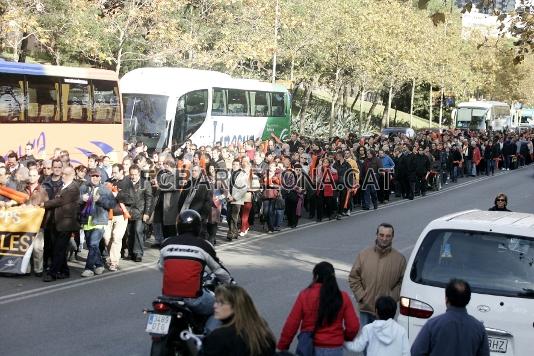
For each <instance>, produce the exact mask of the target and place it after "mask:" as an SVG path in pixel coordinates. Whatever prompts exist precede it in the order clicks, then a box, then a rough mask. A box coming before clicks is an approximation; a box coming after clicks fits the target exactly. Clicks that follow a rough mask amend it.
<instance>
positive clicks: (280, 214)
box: [273, 209, 284, 230]
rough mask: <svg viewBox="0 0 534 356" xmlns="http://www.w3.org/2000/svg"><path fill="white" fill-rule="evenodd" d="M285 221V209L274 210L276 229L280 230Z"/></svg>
mask: <svg viewBox="0 0 534 356" xmlns="http://www.w3.org/2000/svg"><path fill="white" fill-rule="evenodd" d="M282 221H284V209H274V224H273V226H274V229H275V230H279V229H280V225H282Z"/></svg>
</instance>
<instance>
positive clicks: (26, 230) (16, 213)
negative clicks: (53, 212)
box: [0, 206, 45, 272]
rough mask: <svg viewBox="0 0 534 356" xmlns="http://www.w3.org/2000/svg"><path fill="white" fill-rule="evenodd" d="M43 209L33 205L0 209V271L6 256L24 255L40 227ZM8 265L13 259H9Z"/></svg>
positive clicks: (2, 269)
mask: <svg viewBox="0 0 534 356" xmlns="http://www.w3.org/2000/svg"><path fill="white" fill-rule="evenodd" d="M44 213H45V210H44V209H43V208H39V207H33V206H18V207H13V208H9V209H0V272H5V267H6V266H4V264H5V263H6V260H5V259H3V258H2V256H4V257H8V256H13V257H15V256H18V257H22V256H25V255H26V254H27V253H28V252H31V251H29V249H30V246H31V244H32V242H33V239H34V237H35V235H36V234H37V233H38V232H39V229H40V228H41V222H42V220H43V217H44ZM8 262H9V267H11V265H13V262H14V261H13V260H9V261H8Z"/></svg>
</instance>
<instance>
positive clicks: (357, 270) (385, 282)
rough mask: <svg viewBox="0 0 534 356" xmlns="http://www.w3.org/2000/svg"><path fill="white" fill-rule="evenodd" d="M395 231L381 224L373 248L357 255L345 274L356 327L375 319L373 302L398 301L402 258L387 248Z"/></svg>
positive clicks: (387, 225)
mask: <svg viewBox="0 0 534 356" xmlns="http://www.w3.org/2000/svg"><path fill="white" fill-rule="evenodd" d="M394 234H395V231H394V229H393V226H391V225H390V224H386V223H382V224H380V225H378V228H377V229H376V241H375V244H374V246H371V247H368V248H366V249H365V250H363V251H361V252H360V253H359V254H358V256H357V257H356V262H354V265H353V266H352V270H351V271H350V274H349V285H350V288H351V289H352V292H353V293H354V296H355V297H356V300H357V301H358V309H359V311H360V325H361V327H363V326H365V325H366V324H370V323H372V322H373V321H374V320H375V319H376V315H375V308H374V306H375V301H376V299H377V298H378V297H380V296H390V297H392V298H393V299H395V301H397V302H398V301H399V297H400V288H401V283H402V278H403V276H404V270H405V269H406V258H405V257H404V256H403V255H402V254H401V253H399V252H398V251H397V250H395V249H393V248H392V247H391V244H392V241H393V236H394Z"/></svg>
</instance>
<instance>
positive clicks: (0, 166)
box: [0, 130, 534, 355]
mask: <svg viewBox="0 0 534 356" xmlns="http://www.w3.org/2000/svg"><path fill="white" fill-rule="evenodd" d="M533 139H534V135H532V132H530V131H525V132H521V133H513V132H509V133H505V134H502V133H489V134H487V133H478V132H469V131H458V130H451V131H444V132H442V133H439V132H434V131H432V132H431V131H427V132H422V133H419V134H418V135H417V136H416V137H414V138H408V137H406V136H388V137H383V136H380V135H375V136H371V137H362V138H358V139H357V138H356V136H355V135H352V134H349V135H347V137H345V138H339V137H336V138H334V139H332V140H330V141H328V142H324V141H320V140H312V139H308V138H303V137H299V136H298V135H297V134H296V133H293V134H291V137H290V139H289V140H288V141H287V142H283V141H282V140H280V139H279V138H278V137H276V136H275V135H273V136H272V139H270V140H267V141H260V140H258V141H246V142H244V143H243V144H237V145H230V146H228V147H222V146H221V145H220V144H218V143H216V144H215V145H213V146H200V147H197V146H196V145H195V144H193V143H192V142H190V141H187V142H185V144H184V146H183V147H182V148H180V149H178V150H177V151H175V152H171V151H170V150H165V151H163V152H148V150H147V147H146V146H145V145H144V144H143V143H137V144H128V145H126V146H125V150H124V153H125V155H124V157H123V159H122V161H121V162H119V163H113V164H112V163H111V162H110V158H109V157H106V156H104V157H98V156H96V155H90V156H89V157H88V158H87V162H86V163H87V164H86V165H84V164H78V165H73V164H71V162H70V157H69V152H67V151H65V150H61V149H56V150H55V152H54V155H53V157H51V158H50V159H49V160H38V159H36V158H35V156H34V152H33V147H32V145H31V144H28V145H26V147H25V155H23V156H21V157H18V155H17V154H16V153H14V152H10V153H8V154H7V156H6V158H5V159H4V158H0V184H1V185H5V186H8V187H10V188H13V189H16V190H18V191H20V192H25V193H26V194H27V195H28V196H29V200H28V201H27V202H26V204H29V205H34V206H41V207H44V209H45V210H46V213H45V218H44V219H43V221H42V229H41V230H40V232H39V234H37V236H36V237H35V239H34V247H33V256H32V264H31V265H32V269H33V272H34V274H35V275H36V276H39V277H41V276H42V277H43V280H44V281H46V282H50V281H53V280H56V279H63V278H68V277H69V276H70V270H69V266H68V263H67V262H68V260H69V259H72V258H76V256H77V253H79V252H80V251H81V249H83V248H84V247H85V248H86V249H87V250H88V255H87V258H86V262H85V269H84V270H83V272H82V274H81V275H82V277H91V276H94V275H99V274H102V273H104V271H105V270H106V269H107V270H108V271H110V272H114V271H117V270H118V269H119V268H120V262H121V260H122V259H131V260H132V261H135V262H142V259H143V254H144V249H145V241H146V240H147V237H150V236H154V244H153V247H158V248H162V256H163V257H164V255H165V254H164V253H163V252H164V251H166V250H165V249H166V248H167V247H168V245H169V244H171V243H172V241H174V240H172V238H176V236H177V233H178V232H180V231H179V230H177V224H176V222H177V218H178V217H179V216H180V214H183V213H184V212H185V211H190V210H192V211H195V212H196V213H198V215H199V216H200V219H201V228H200V229H199V231H198V234H199V235H200V237H202V238H203V239H204V240H207V241H209V242H211V244H209V243H207V242H206V244H207V245H205V246H204V245H203V246H204V247H205V250H209V251H211V248H212V247H211V246H212V245H214V244H216V241H217V240H216V239H215V236H216V233H217V230H218V227H219V224H220V223H221V222H222V221H223V217H224V216H225V217H226V221H227V223H228V232H227V235H226V238H227V239H228V240H230V241H232V240H234V239H238V238H240V237H244V236H247V233H248V231H249V229H250V228H251V226H253V225H254V224H255V223H257V222H259V223H260V224H262V225H263V226H264V229H265V230H266V231H267V232H274V231H278V230H280V229H281V228H282V224H283V223H284V222H285V221H287V226H288V227H289V228H294V227H296V226H297V225H298V223H299V219H300V218H301V217H302V216H303V215H304V214H307V217H308V218H310V219H313V218H315V219H316V220H317V221H321V220H322V219H342V218H343V216H347V215H350V212H351V211H354V210H355V209H364V210H368V209H370V208H371V205H372V206H373V208H374V209H376V208H377V207H378V204H387V203H388V201H389V200H390V198H391V196H392V195H394V196H396V197H399V198H404V199H414V197H416V196H419V195H420V196H424V195H425V194H426V190H427V189H428V188H429V187H431V186H432V180H434V182H435V181H436V180H439V181H440V182H441V183H442V184H449V182H456V181H457V180H458V179H461V178H463V177H466V176H477V175H493V174H494V173H495V170H510V169H512V170H513V169H516V168H518V167H521V166H524V165H528V164H530V163H531V162H532V160H533ZM14 204H16V202H15V201H13V200H10V199H9V198H7V197H4V196H0V207H1V208H3V207H9V206H12V205H14ZM507 204H508V199H507V197H506V195H505V194H503V193H499V194H498V196H497V197H496V198H495V206H494V207H492V208H491V210H507ZM178 226H179V224H178ZM178 229H179V227H178ZM393 237H394V228H393V226H391V225H389V224H381V225H380V226H378V228H377V232H376V237H375V242H374V243H373V244H372V246H370V247H369V248H368V249H365V250H363V251H361V252H360V253H359V254H358V255H357V257H356V261H355V263H354V266H353V268H352V270H351V272H350V275H349V285H350V288H351V291H352V293H353V294H354V296H355V298H356V300H357V302H358V311H359V313H356V312H355V310H354V307H353V306H352V303H351V302H350V297H349V295H348V294H347V293H346V292H343V291H341V290H340V288H339V286H338V285H337V281H336V278H335V270H334V267H333V266H332V265H331V264H330V263H328V262H321V263H319V264H318V265H316V266H315V268H314V270H313V274H312V283H311V284H310V285H309V286H308V287H306V288H305V289H304V290H303V291H302V292H301V293H300V294H299V296H298V298H297V300H296V302H295V304H294V306H293V308H292V309H291V311H290V313H289V316H288V318H287V321H286V323H285V325H284V327H283V329H282V332H281V335H280V338H279V340H278V342H276V339H275V337H274V336H273V334H272V332H271V331H270V329H269V327H268V325H267V323H265V322H264V321H263V319H262V318H261V316H259V314H258V313H257V311H256V310H255V307H254V304H253V302H252V299H251V298H250V296H249V295H248V294H247V292H246V291H245V290H244V289H243V288H240V287H238V286H233V285H227V286H221V287H219V289H218V290H217V292H216V294H215V296H214V297H215V301H214V305H215V317H216V318H218V319H219V320H220V322H221V323H220V324H222V326H219V327H218V328H217V329H215V331H213V332H212V333H211V334H210V335H209V336H208V337H207V338H206V339H205V347H204V349H203V351H202V352H203V353H204V354H205V355H220V354H221V353H220V350H223V349H225V347H233V348H234V349H232V350H234V351H235V347H237V346H239V347H240V348H241V351H240V352H241V353H233V354H236V355H237V354H243V355H252V354H253V355H272V354H273V353H274V351H275V349H278V350H280V351H282V352H285V351H287V350H288V349H289V346H290V344H291V342H292V340H293V339H294V337H295V335H296V334H297V332H299V330H300V333H299V336H298V348H300V349H301V351H302V353H303V354H304V353H305V352H307V351H305V350H308V351H310V348H312V349H313V351H314V353H315V355H342V352H343V348H346V349H348V350H352V351H364V350H365V352H367V355H381V354H391V355H394V354H398V355H408V354H409V353H410V350H409V345H408V343H407V339H406V333H405V331H404V329H403V328H402V327H401V326H400V325H398V324H397V323H396V322H395V320H394V316H395V314H396V311H397V309H396V308H397V303H398V301H399V293H400V285H401V281H402V278H403V273H404V270H405V266H406V260H405V258H404V256H403V255H402V254H400V253H399V252H398V251H396V250H395V249H394V248H393V247H392V241H393ZM164 241H165V242H164ZM84 242H85V243H84ZM204 247H203V248H204ZM167 249H168V248H167ZM211 255H212V257H210V255H209V254H208V255H206V261H208V262H209V261H211V259H212V258H213V256H215V252H214V251H212V253H211ZM169 256H170V257H172V256H171V254H169ZM215 260H216V258H215V259H214V261H215ZM208 262H206V263H208ZM223 272H224V271H223V270H222V269H221V273H223ZM469 296H470V289H469V284H468V283H467V282H465V281H461V280H452V281H451V282H450V284H449V286H448V287H447V288H446V300H447V303H448V304H447V305H448V307H449V309H450V311H451V314H450V315H449V316H450V317H454V318H463V319H465V323H471V324H473V325H472V326H473V327H472V328H471V329H470V330H471V332H470V334H469V337H470V340H471V341H472V343H473V344H474V343H476V342H479V345H486V348H482V349H481V350H480V352H481V353H480V354H482V355H485V354H489V351H487V336H486V335H485V332H484V328H483V327H480V325H478V324H477V323H476V320H474V319H472V318H470V317H469V316H468V315H467V313H466V312H465V306H466V305H467V303H468V302H469ZM449 309H448V312H449ZM448 312H447V314H448ZM242 313H246V317H245V315H241V314H242ZM453 314H454V316H452V315H453ZM438 318H440V317H437V318H436V319H438ZM443 319H447V316H444V317H443ZM439 320H440V319H438V321H435V322H432V323H430V322H429V323H428V324H427V325H428V326H425V328H424V329H423V331H422V332H421V333H420V336H419V337H418V338H417V340H415V342H414V344H413V346H412V349H411V353H412V355H413V354H416V355H419V354H421V355H426V354H429V353H430V351H431V350H430V348H432V347H434V346H432V345H434V344H433V343H432V342H430V341H429V340H430V338H435V337H436V336H435V335H442V334H443V332H441V333H440V328H442V327H443V326H442V325H445V322H443V323H440V322H439ZM225 327H226V328H225ZM361 328H362V330H361V332H360V333H358V332H359V331H360V329H361ZM453 334H454V333H453ZM357 335H358V336H357ZM443 335H445V334H443ZM447 335H449V336H447V337H448V338H449V339H448V340H446V339H443V340H440V341H441V342H442V343H443V345H446V344H448V345H455V343H454V342H452V343H451V341H450V340H451V339H453V338H454V335H452V334H451V332H449V333H448V334H447ZM451 335H452V336H451ZM442 338H444V337H442ZM484 338H486V339H484ZM481 340H482V341H484V340H486V341H485V342H481ZM434 341H435V340H433V342H434ZM236 345H237V346H236ZM459 347H461V345H460V346H459ZM234 351H232V352H234ZM456 351H457V350H454V352H456ZM436 354H439V353H436Z"/></svg>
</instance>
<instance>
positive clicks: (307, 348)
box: [295, 331, 315, 356]
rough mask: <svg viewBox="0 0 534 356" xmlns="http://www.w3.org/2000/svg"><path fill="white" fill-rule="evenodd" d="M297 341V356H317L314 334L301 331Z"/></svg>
mask: <svg viewBox="0 0 534 356" xmlns="http://www.w3.org/2000/svg"><path fill="white" fill-rule="evenodd" d="M297 340H298V341H297V349H296V350H295V353H296V354H297V356H313V355H314V354H315V346H314V345H313V332H311V331H301V332H300V334H299V335H298V336H297Z"/></svg>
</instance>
